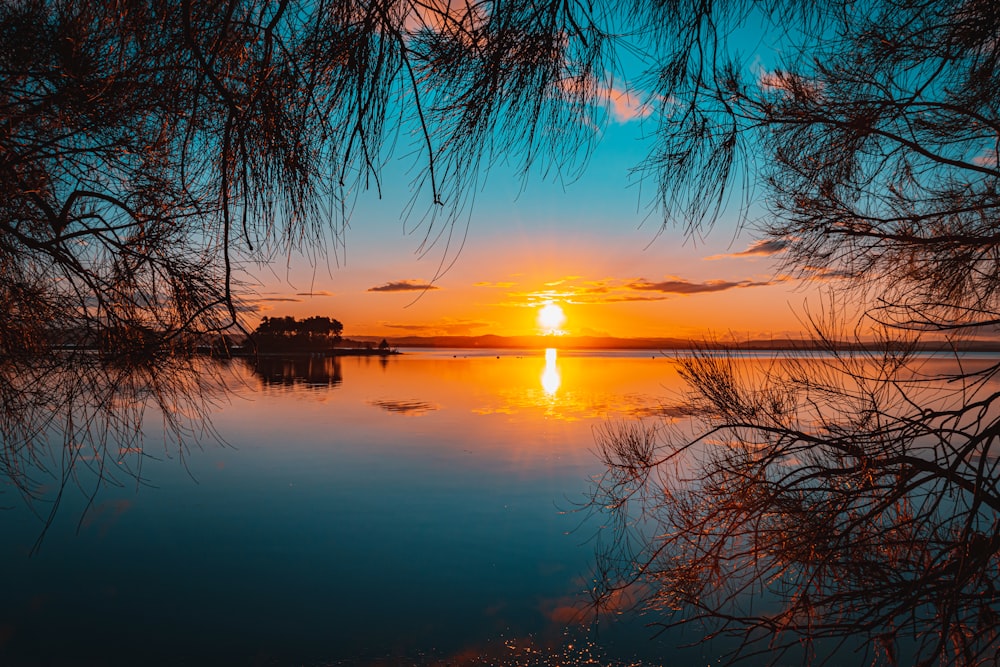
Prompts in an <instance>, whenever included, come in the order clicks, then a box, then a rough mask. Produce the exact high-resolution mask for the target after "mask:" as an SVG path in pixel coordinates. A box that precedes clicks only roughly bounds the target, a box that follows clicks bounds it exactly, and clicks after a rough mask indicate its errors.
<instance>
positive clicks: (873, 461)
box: [591, 353, 1000, 665]
mask: <svg viewBox="0 0 1000 667" xmlns="http://www.w3.org/2000/svg"><path fill="white" fill-rule="evenodd" d="M924 363H925V365H926V364H927V363H929V362H924ZM919 365H920V360H917V359H913V358H910V357H907V356H906V355H903V354H900V353H886V354H885V355H884V356H879V355H874V354H872V355H871V356H868V355H865V354H860V353H856V354H854V355H852V356H835V355H834V356H831V358H828V359H825V360H816V359H813V360H811V361H809V360H801V359H787V360H784V361H782V362H781V363H778V364H775V365H773V366H772V367H770V368H763V369H761V368H757V369H754V368H753V367H751V366H750V364H749V362H747V361H739V360H735V359H732V358H728V357H726V356H713V355H711V354H709V353H704V354H697V355H695V356H694V357H693V358H691V359H687V360H683V361H682V362H681V370H682V374H683V375H684V376H685V378H686V379H687V380H688V382H689V383H690V385H691V387H692V396H693V397H694V403H693V405H694V407H696V408H698V412H697V413H696V414H695V415H694V416H693V417H692V419H691V421H690V422H689V423H688V424H686V425H680V424H674V425H667V426H666V427H665V428H663V429H659V430H653V429H650V428H648V427H644V426H642V425H637V424H634V423H624V424H617V425H616V424H612V425H609V426H608V427H607V428H605V429H604V430H603V431H599V432H598V434H597V439H598V444H599V447H600V451H601V454H602V456H603V458H604V462H605V463H606V465H607V471H606V473H605V474H604V476H603V477H602V478H601V479H600V480H599V481H598V482H597V484H596V486H595V489H594V495H593V499H592V504H591V507H592V508H593V509H594V511H597V512H600V513H602V514H605V515H607V516H610V519H611V520H610V521H608V522H606V523H607V525H608V528H607V529H605V531H604V533H603V536H602V537H603V538H606V543H605V544H604V545H603V547H602V548H601V550H600V553H599V558H598V567H597V570H598V572H597V574H598V577H597V580H598V582H599V584H598V586H597V587H596V588H595V590H594V595H595V598H596V600H597V602H598V603H601V602H602V601H603V600H615V599H616V598H617V596H619V595H620V593H621V591H623V590H633V591H635V590H638V591H641V592H642V597H643V599H644V601H645V605H646V606H648V608H650V609H651V610H655V611H656V612H658V613H660V614H662V615H663V620H662V622H661V624H662V625H663V626H664V627H674V626H686V625H691V626H697V627H700V628H702V629H703V630H704V632H705V637H706V639H709V638H713V637H718V636H729V637H733V638H735V640H736V642H737V643H736V648H735V649H733V652H732V653H731V654H730V658H732V659H734V660H735V659H738V658H742V657H748V656H752V655H756V654H757V653H759V652H766V653H768V655H769V659H774V660H779V659H780V656H781V655H783V654H784V653H786V652H789V651H804V654H803V656H802V657H803V658H804V659H806V660H809V659H812V658H823V657H824V656H825V655H827V654H828V653H836V651H838V650H841V649H848V650H849V649H855V648H857V647H858V645H859V644H860V646H861V650H863V651H867V652H868V653H869V655H868V661H869V662H870V661H871V660H872V659H875V660H876V661H884V662H888V663H893V662H896V661H897V660H901V661H902V662H904V663H910V664H916V663H918V662H921V661H927V664H930V663H936V662H940V663H942V664H961V665H965V664H979V662H981V661H983V660H985V659H987V658H990V657H992V656H994V655H995V654H996V652H997V650H998V649H1000V641H998V634H997V630H998V628H1000V579H998V566H1000V556H998V550H1000V458H998V456H997V454H998V452H997V449H996V447H997V445H998V438H1000V414H998V412H1000V411H998V410H997V405H996V402H997V399H998V398H1000V392H998V391H997V390H996V386H995V380H991V379H990V378H992V377H993V376H994V375H995V374H996V373H997V371H998V370H1000V367H998V366H995V365H992V364H985V365H986V368H984V369H978V370H977V371H976V372H971V371H970V370H969V368H968V366H966V368H965V369H964V370H965V371H966V376H965V381H964V382H958V383H946V382H943V381H938V382H934V381H932V380H930V379H929V378H933V377H935V375H940V374H939V373H937V372H931V373H927V374H924V373H923V372H922V371H921V369H920V368H919ZM685 428H692V429H694V431H693V432H694V433H696V434H697V435H695V436H694V437H692V436H691V435H690V432H688V431H685V430H684V429H685ZM852 661H853V662H860V661H859V660H858V659H857V656H853V658H852Z"/></svg>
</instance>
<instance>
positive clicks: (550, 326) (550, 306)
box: [538, 301, 566, 334]
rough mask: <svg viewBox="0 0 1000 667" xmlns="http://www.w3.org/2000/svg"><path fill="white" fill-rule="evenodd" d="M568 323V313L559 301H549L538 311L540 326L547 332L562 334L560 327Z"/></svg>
mask: <svg viewBox="0 0 1000 667" xmlns="http://www.w3.org/2000/svg"><path fill="white" fill-rule="evenodd" d="M565 323H566V313H564V312H563V309H562V307H561V306H560V305H559V304H557V303H552V302H551V301H549V302H548V303H546V304H545V305H544V306H542V307H541V309H539V311H538V326H540V327H541V328H542V329H543V330H544V331H545V333H547V334H561V333H562V331H560V329H559V327H561V326H562V325H563V324H565Z"/></svg>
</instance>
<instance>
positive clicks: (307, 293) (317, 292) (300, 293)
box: [295, 290, 337, 296]
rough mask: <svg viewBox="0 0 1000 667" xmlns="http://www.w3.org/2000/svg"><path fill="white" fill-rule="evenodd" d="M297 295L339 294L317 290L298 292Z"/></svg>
mask: <svg viewBox="0 0 1000 667" xmlns="http://www.w3.org/2000/svg"><path fill="white" fill-rule="evenodd" d="M295 296H337V295H336V294H334V293H333V292H327V291H326V290H317V291H315V292H297V293H296V294H295Z"/></svg>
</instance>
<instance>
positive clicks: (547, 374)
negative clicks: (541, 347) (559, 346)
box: [542, 347, 562, 396]
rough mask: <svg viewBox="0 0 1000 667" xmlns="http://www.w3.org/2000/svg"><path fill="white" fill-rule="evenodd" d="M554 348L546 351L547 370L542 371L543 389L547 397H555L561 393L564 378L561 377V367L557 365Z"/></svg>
mask: <svg viewBox="0 0 1000 667" xmlns="http://www.w3.org/2000/svg"><path fill="white" fill-rule="evenodd" d="M556 354H557V352H556V349H555V348H554V347H550V348H548V349H547V350H545V370H544V371H542V389H543V390H544V391H545V393H546V395H548V396H554V395H555V393H556V392H557V391H559V385H560V383H561V382H562V378H561V377H559V366H558V364H557V363H556V362H557V361H558V358H557V356H556Z"/></svg>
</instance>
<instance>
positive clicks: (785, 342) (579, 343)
mask: <svg viewBox="0 0 1000 667" xmlns="http://www.w3.org/2000/svg"><path fill="white" fill-rule="evenodd" d="M381 338H382V337H381V336H377V337H376V336H371V337H370V336H354V337H352V338H351V339H350V341H345V342H348V343H350V344H353V345H366V344H368V343H370V342H371V341H372V340H375V339H381ZM391 343H392V347H393V348H394V349H396V348H404V349H406V348H441V349H459V350H461V349H472V350H474V349H481V350H506V349H520V350H540V349H546V348H557V349H563V350H581V351H582V350H594V351H597V350H621V351H629V350H631V351H665V350H679V351H696V350H706V351H726V350H732V351H744V352H766V351H772V352H865V351H867V352H872V351H881V350H904V349H908V346H905V345H900V344H896V345H889V346H887V345H877V344H875V343H874V342H872V343H863V342H862V343H858V342H851V343H848V342H842V341H831V342H829V343H827V344H824V345H817V344H816V343H815V342H814V341H812V340H808V339H801V340H800V339H791V338H780V339H778V338H772V339H750V340H745V341H699V340H691V339H684V338H615V337H610V336H607V337H600V336H496V335H484V336H405V337H401V338H395V339H393V340H392V341H391ZM912 349H913V351H914V352H997V353H1000V341H995V340H982V339H970V340H965V341H953V342H951V343H949V342H948V341H923V342H921V343H919V344H917V345H915V346H913V348H912Z"/></svg>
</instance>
